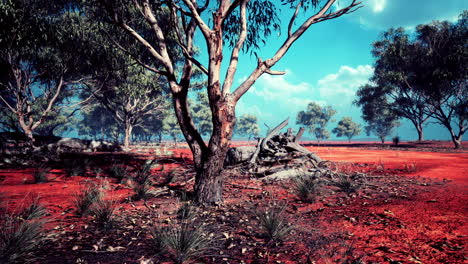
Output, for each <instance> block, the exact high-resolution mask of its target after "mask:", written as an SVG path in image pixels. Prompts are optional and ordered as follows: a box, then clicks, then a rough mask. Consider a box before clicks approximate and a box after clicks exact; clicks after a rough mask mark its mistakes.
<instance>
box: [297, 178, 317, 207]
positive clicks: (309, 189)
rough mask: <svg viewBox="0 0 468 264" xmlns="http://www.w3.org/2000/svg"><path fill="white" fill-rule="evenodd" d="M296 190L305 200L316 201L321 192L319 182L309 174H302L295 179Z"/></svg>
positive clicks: (300, 197)
mask: <svg viewBox="0 0 468 264" xmlns="http://www.w3.org/2000/svg"><path fill="white" fill-rule="evenodd" d="M294 191H295V192H296V194H297V196H298V197H299V199H301V200H302V201H304V202H308V203H312V202H315V200H316V198H317V196H318V194H319V182H318V180H316V179H313V178H312V177H309V176H301V177H298V178H296V179H295V180H294Z"/></svg>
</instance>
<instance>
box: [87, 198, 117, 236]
mask: <svg viewBox="0 0 468 264" xmlns="http://www.w3.org/2000/svg"><path fill="white" fill-rule="evenodd" d="M115 210H116V203H115V201H104V200H99V201H98V202H96V204H94V206H93V208H92V213H93V214H94V217H95V220H96V222H97V223H98V224H99V225H100V226H101V227H103V228H105V229H110V228H112V227H113V226H114V224H115Z"/></svg>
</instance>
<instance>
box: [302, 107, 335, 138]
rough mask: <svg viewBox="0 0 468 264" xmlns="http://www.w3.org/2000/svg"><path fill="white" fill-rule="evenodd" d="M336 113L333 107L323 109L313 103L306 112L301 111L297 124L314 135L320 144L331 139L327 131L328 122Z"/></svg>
mask: <svg viewBox="0 0 468 264" xmlns="http://www.w3.org/2000/svg"><path fill="white" fill-rule="evenodd" d="M335 113H336V111H335V110H334V109H333V108H332V107H331V106H326V107H322V106H320V105H319V104H317V103H314V102H311V103H309V104H308V105H307V110H306V111H300V112H299V113H298V114H297V118H296V124H300V125H304V126H306V127H307V128H308V129H309V132H310V133H313V134H314V135H315V137H316V138H317V141H318V142H320V141H322V140H325V139H327V138H329V137H330V133H329V132H328V131H327V130H326V126H327V124H328V122H329V121H330V120H331V118H332V117H333V115H335Z"/></svg>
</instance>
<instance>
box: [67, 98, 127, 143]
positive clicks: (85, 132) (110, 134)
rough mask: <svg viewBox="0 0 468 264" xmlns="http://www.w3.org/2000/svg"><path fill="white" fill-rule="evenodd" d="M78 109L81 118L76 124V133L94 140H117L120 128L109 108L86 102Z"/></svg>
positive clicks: (120, 131) (120, 132)
mask: <svg viewBox="0 0 468 264" xmlns="http://www.w3.org/2000/svg"><path fill="white" fill-rule="evenodd" d="M80 110H81V111H80V114H81V116H82V119H81V120H79V121H78V122H77V124H76V128H77V131H78V135H80V136H85V137H91V138H92V139H94V140H101V141H105V140H112V141H114V142H118V140H119V138H120V135H121V134H122V129H121V127H119V125H118V123H117V122H116V121H115V119H114V118H113V117H112V113H110V112H109V110H107V109H106V108H105V107H104V106H102V105H101V104H97V103H95V104H88V105H87V106H86V107H82V108H81V109H80Z"/></svg>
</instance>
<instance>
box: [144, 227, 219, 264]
mask: <svg viewBox="0 0 468 264" xmlns="http://www.w3.org/2000/svg"><path fill="white" fill-rule="evenodd" d="M151 234H152V235H153V245H154V246H157V247H159V249H164V250H167V251H168V252H169V253H170V254H171V255H172V256H173V258H174V261H175V262H176V263H184V262H185V261H188V260H189V259H193V258H196V257H200V256H203V255H205V254H206V253H207V251H208V250H209V249H210V248H212V246H213V243H212V242H211V241H212V239H211V238H210V237H209V236H207V235H206V233H205V231H204V229H203V227H202V226H201V225H200V224H196V223H194V222H191V221H189V222H187V221H183V222H182V223H179V224H176V225H171V226H169V227H167V228H164V229H158V228H153V229H152V231H151ZM156 249H157V248H156Z"/></svg>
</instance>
